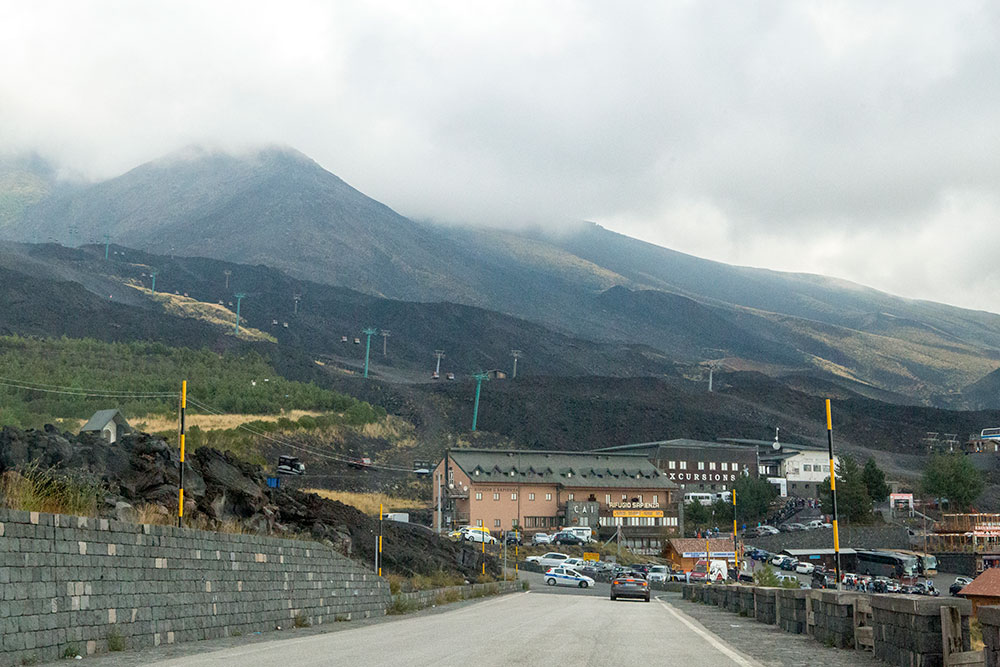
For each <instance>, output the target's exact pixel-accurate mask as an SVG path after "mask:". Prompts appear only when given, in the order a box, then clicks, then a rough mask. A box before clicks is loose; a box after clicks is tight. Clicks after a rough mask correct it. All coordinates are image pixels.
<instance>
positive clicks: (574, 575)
mask: <svg viewBox="0 0 1000 667" xmlns="http://www.w3.org/2000/svg"><path fill="white" fill-rule="evenodd" d="M545 583H546V584H547V585H549V586H578V587H579V588H587V587H588V586H593V585H594V580H593V579H591V578H590V577H585V576H583V575H582V574H580V573H579V572H577V571H576V570H574V569H572V568H568V567H550V568H549V569H548V570H546V572H545Z"/></svg>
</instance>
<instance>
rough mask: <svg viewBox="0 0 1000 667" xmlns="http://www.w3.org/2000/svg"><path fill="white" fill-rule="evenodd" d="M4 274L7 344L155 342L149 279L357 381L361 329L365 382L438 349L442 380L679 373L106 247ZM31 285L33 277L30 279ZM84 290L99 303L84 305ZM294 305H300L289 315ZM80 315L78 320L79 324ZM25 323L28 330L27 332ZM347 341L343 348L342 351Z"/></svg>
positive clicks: (11, 267) (617, 355)
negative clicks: (124, 332)
mask: <svg viewBox="0 0 1000 667" xmlns="http://www.w3.org/2000/svg"><path fill="white" fill-rule="evenodd" d="M4 267H7V268H6V270H7V271H9V272H12V273H11V275H12V276H13V275H15V274H14V273H13V272H17V274H16V275H20V276H24V277H23V278H14V277H11V278H10V279H9V280H7V281H4V283H9V284H10V286H11V287H10V290H14V289H15V285H17V284H18V283H23V284H24V285H25V288H24V289H25V290H27V291H18V292H17V293H18V294H20V297H19V298H18V299H16V300H14V297H13V292H10V291H9V292H8V293H9V295H10V296H11V299H12V300H11V301H10V303H11V304H15V303H16V304H19V305H20V307H21V310H19V311H18V313H17V319H14V320H12V321H11V322H10V324H9V329H8V330H9V331H10V332H11V333H29V334H35V335H72V336H86V335H92V336H94V337H102V336H101V335H100V333H99V332H101V331H102V330H104V329H107V328H109V327H113V328H114V329H116V330H118V329H121V327H122V326H125V324H126V322H130V321H131V319H130V318H132V319H138V320H142V319H144V318H146V319H148V321H149V322H150V324H151V327H150V328H151V329H152V328H157V329H158V330H160V331H162V332H163V333H162V334H161V335H166V334H167V333H168V329H167V327H166V324H165V323H166V322H176V321H177V318H170V317H169V316H168V314H166V313H165V312H164V311H163V308H162V306H161V304H160V303H158V302H156V301H154V300H153V299H151V298H150V294H149V290H148V289H145V290H144V291H140V290H139V289H137V287H139V286H145V287H147V288H148V287H149V286H150V284H151V279H150V273H151V272H152V271H153V270H154V268H153V267H156V268H155V270H156V271H157V291H158V292H160V293H166V294H168V295H172V294H174V293H177V294H178V295H179V296H178V297H176V298H181V296H183V295H187V296H189V297H190V299H194V300H196V302H202V303H204V304H205V305H206V306H208V305H217V304H218V303H219V302H222V304H223V305H224V306H225V307H226V308H228V310H225V309H220V312H222V313H226V312H228V313H229V314H230V315H231V316H232V317H233V321H235V313H233V312H232V311H233V310H235V307H234V306H233V305H232V301H233V296H232V295H233V292H234V291H240V292H243V293H245V294H246V295H247V296H246V298H245V299H243V301H242V303H241V308H240V315H241V318H242V319H243V321H244V325H245V326H251V327H255V328H257V329H260V330H262V331H264V332H266V333H267V334H269V335H272V336H274V337H275V339H276V340H277V342H278V344H277V347H278V348H280V349H283V350H286V351H288V353H289V354H291V355H295V354H303V355H309V356H310V358H312V359H320V360H326V361H332V362H334V363H335V364H338V365H340V366H343V367H345V368H348V369H352V370H354V371H356V370H359V369H360V367H361V365H363V356H364V347H365V346H364V345H354V344H353V341H354V339H355V338H356V337H360V338H363V335H362V333H361V330H362V329H363V328H364V327H367V326H376V327H378V328H379V330H383V329H385V330H388V331H389V332H390V338H389V339H388V341H386V343H387V345H386V352H387V354H386V355H383V354H382V342H383V341H382V338H381V336H376V337H375V340H374V341H373V352H372V363H373V367H372V370H373V372H374V373H377V374H382V375H386V376H388V377H392V378H394V379H402V380H407V381H409V380H422V381H426V380H428V379H429V376H430V372H431V370H433V368H434V351H435V350H436V349H443V350H445V354H446V356H445V359H444V360H443V363H442V373H447V372H455V373H457V374H459V375H466V376H467V375H469V374H471V373H474V372H476V371H479V370H484V369H491V368H508V367H509V366H510V363H511V357H510V351H511V350H512V349H520V350H521V351H522V353H523V355H524V359H523V362H522V364H521V366H520V367H519V372H520V374H521V375H525V374H527V375H532V374H539V373H544V374H557V375H569V376H582V375H612V376H624V375H661V374H664V373H674V372H675V371H674V364H673V363H672V361H671V360H669V359H668V358H666V357H665V355H663V354H662V353H660V352H658V351H656V350H654V349H652V348H649V347H645V346H640V345H622V344H613V343H594V342H592V341H587V340H583V339H579V338H574V337H571V336H566V335H564V334H560V333H557V332H553V331H550V330H548V329H546V328H544V327H543V326H541V325H538V324H534V323H531V322H527V321H524V320H519V319H516V318H513V317H510V316H508V315H503V314H500V313H496V312H492V311H487V310H484V309H481V308H475V307H471V306H462V305H458V304H453V303H443V302H439V303H415V302H405V301H396V300H392V299H384V298H378V297H373V296H370V295H367V294H361V293H359V292H355V291H352V290H349V289H345V288H340V287H332V286H329V285H324V284H320V283H311V282H307V281H301V280H295V279H293V278H291V277H289V276H287V275H285V274H283V273H282V272H280V271H277V270H275V269H271V268H267V267H264V266H247V265H242V264H232V263H228V262H222V261H218V260H211V259H205V258H198V257H180V256H177V257H173V258H171V257H164V256H156V255H149V254H147V253H144V252H141V251H135V250H131V249H127V248H123V247H121V246H114V247H113V248H112V249H111V251H110V252H109V259H108V260H104V248H103V247H93V246H91V247H87V248H84V249H69V248H63V247H61V246H56V245H40V246H35V245H18V244H8V245H6V246H3V245H0V269H3V268H4ZM226 271H228V272H229V276H228V280H229V282H230V289H228V290H227V289H226V287H225V285H226V281H227V276H226V274H225V272H226ZM28 274H30V275H32V276H40V277H38V278H29V277H28ZM32 280H34V281H38V282H39V283H46V284H45V285H44V286H35V287H32V286H30V285H29V283H30V281H32ZM57 280H65V281H72V282H71V283H68V284H69V285H71V286H72V288H73V289H72V290H69V291H70V292H72V293H73V294H77V295H78V296H77V297H75V298H77V299H84V300H85V302H86V304H85V305H84V304H77V303H75V302H67V301H66V297H65V295H57V296H53V297H51V298H50V297H47V296H45V295H46V294H49V293H52V292H56V291H57V288H56V287H55V286H54V281H57ZM130 285H134V286H136V287H132V286H130ZM84 288H86V289H87V290H91V291H93V292H95V293H96V294H88V293H87V292H86V291H85V289H84ZM31 293H34V294H36V295H37V296H36V297H35V298H36V299H37V301H36V302H31V301H30V297H29V294H31ZM80 295H85V296H80ZM98 295H99V296H98ZM296 295H298V296H299V297H300V299H299V302H298V304H297V305H296V302H295V300H294V297H295V296H296ZM109 297H110V299H109ZM116 303H119V304H128V305H129V306H130V307H132V308H133V309H135V312H132V313H131V314H130V315H129V316H128V317H125V316H117V315H115V316H112V315H110V314H109V313H108V312H107V311H108V309H109V308H111V307H112V304H116ZM28 305H30V306H31V308H27V306H28ZM53 305H55V306H56V307H54V308H53V307H52V306H53ZM119 308H121V306H119ZM296 310H297V311H298V312H296ZM90 311H93V312H92V313H91V312H90ZM76 313H82V314H81V315H80V316H79V317H77V316H76V315H75V314H76ZM64 320H65V322H64ZM119 320H121V321H119ZM180 321H181V322H182V323H184V324H185V326H189V325H191V324H192V321H191V320H180ZM31 322H34V324H33V325H32V326H29V323H31ZM107 322H112V323H114V324H110V325H109V324H105V323H107ZM286 325H287V326H286ZM129 331H131V330H129ZM133 333H135V334H136V338H139V339H142V338H143V334H142V333H141V332H134V331H133ZM224 333H227V332H223V331H216V333H215V335H216V336H222V335H223V334H224ZM225 337H226V338H231V336H225ZM344 337H346V338H347V339H348V340H347V342H343V338H344ZM201 340H207V339H201ZM198 342H200V341H198ZM177 344H180V345H189V344H192V341H190V340H189V339H184V338H182V337H179V338H178V342H177ZM202 344H207V342H206V343H202ZM192 346H195V347H197V346H199V345H197V344H194V345H192Z"/></svg>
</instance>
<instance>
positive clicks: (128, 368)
mask: <svg viewBox="0 0 1000 667" xmlns="http://www.w3.org/2000/svg"><path fill="white" fill-rule="evenodd" d="M182 380H187V381H188V392H189V396H190V397H191V398H193V399H195V400H197V401H199V402H202V403H204V404H207V405H209V406H212V407H213V408H215V409H218V410H219V411H222V412H229V413H254V414H277V413H280V412H281V411H283V410H290V409H305V410H324V411H338V412H344V411H349V410H352V409H361V408H360V407H359V406H361V404H360V402H359V401H356V400H354V399H352V398H350V397H349V396H345V395H342V394H338V393H336V392H332V391H329V390H326V389H321V388H320V387H317V386H316V385H313V384H307V383H302V382H293V381H290V380H286V379H285V378H283V377H281V376H280V375H279V374H278V373H277V372H276V371H275V369H274V368H273V367H272V366H270V365H269V364H268V363H267V361H266V360H265V359H264V358H263V357H261V356H260V355H259V354H257V353H255V352H248V353H245V354H236V353H231V352H227V353H223V354H217V353H215V352H212V351H210V350H207V349H201V350H192V349H186V348H173V347H168V346H166V345H163V344H161V343H143V342H131V343H106V342H101V341H97V340H93V339H83V340H74V339H69V338H62V339H48V340H39V339H31V338H22V337H18V336H5V337H0V383H2V385H3V388H4V390H3V391H2V392H0V423H3V424H11V425H16V426H22V427H30V426H36V427H37V426H40V425H42V424H43V423H45V422H48V421H53V420H58V419H64V418H68V419H82V418H86V417H89V416H90V415H91V414H92V413H93V412H94V411H96V410H100V409H105V408H119V409H121V410H122V411H123V412H124V413H125V414H126V415H148V414H168V413H171V412H175V411H176V410H177V407H178V398H177V396H178V394H179V392H180V386H181V381H182ZM369 409H370V406H369Z"/></svg>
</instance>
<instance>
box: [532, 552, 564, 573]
mask: <svg viewBox="0 0 1000 667" xmlns="http://www.w3.org/2000/svg"><path fill="white" fill-rule="evenodd" d="M567 558H569V556H567V555H566V554H561V553H557V552H555V551H550V552H549V553H547V554H545V555H543V556H528V557H527V558H525V559H524V560H525V561H526V562H528V563H538V564H539V565H541V566H542V568H543V569H546V570H547V569H549V568H550V567H558V566H560V565H562V564H563V562H564V561H565V560H566V559H567Z"/></svg>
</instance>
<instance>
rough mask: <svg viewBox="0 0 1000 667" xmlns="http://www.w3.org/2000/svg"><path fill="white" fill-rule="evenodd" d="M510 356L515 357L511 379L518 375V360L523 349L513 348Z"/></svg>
mask: <svg viewBox="0 0 1000 667" xmlns="http://www.w3.org/2000/svg"><path fill="white" fill-rule="evenodd" d="M510 356H512V357H514V372H513V373H511V374H510V379H512V380H513V379H514V378H516V377H517V360H518V359H520V358H521V350H511V351H510Z"/></svg>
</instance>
